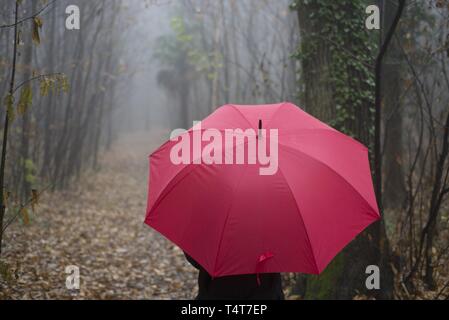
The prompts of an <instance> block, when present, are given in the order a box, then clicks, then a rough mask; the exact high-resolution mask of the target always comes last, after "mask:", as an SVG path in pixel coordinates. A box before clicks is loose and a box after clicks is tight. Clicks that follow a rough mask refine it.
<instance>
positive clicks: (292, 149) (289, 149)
mask: <svg viewBox="0 0 449 320" xmlns="http://www.w3.org/2000/svg"><path fill="white" fill-rule="evenodd" d="M279 147H283V148H285V151H287V152H290V153H292V154H293V155H296V156H297V154H296V153H297V152H298V153H300V154H302V155H304V156H306V157H307V158H309V159H312V160H314V161H317V162H318V163H320V164H321V165H323V166H325V167H326V168H328V169H329V170H330V171H332V172H333V173H335V175H337V176H338V177H339V178H340V179H341V180H342V181H343V183H345V184H346V185H348V186H349V187H350V188H351V189H352V190H353V191H354V192H355V193H356V194H357V195H358V196H359V197H360V198H361V199H362V200H363V202H365V204H366V205H367V206H368V207H369V208H370V209H371V211H372V212H373V213H374V214H372V213H371V212H369V214H370V215H371V216H374V217H375V218H379V217H380V213H379V215H376V212H377V210H375V209H374V208H373V207H372V206H371V204H369V203H368V201H367V200H366V199H365V197H364V196H362V195H361V194H360V192H358V191H357V189H356V188H355V187H354V186H353V185H352V184H351V183H349V181H348V180H346V179H345V178H344V177H343V176H342V175H341V174H340V173H338V172H337V171H336V170H335V169H333V168H332V167H331V166H329V165H328V164H326V163H324V162H323V161H321V160H320V159H318V158H315V157H312V156H310V155H308V154H307V153H304V152H302V151H300V150H298V149H295V148H292V147H290V146H287V145H285V144H282V143H279Z"/></svg>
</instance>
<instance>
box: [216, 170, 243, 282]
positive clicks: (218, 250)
mask: <svg viewBox="0 0 449 320" xmlns="http://www.w3.org/2000/svg"><path fill="white" fill-rule="evenodd" d="M247 169H248V167H246V166H245V170H244V171H243V172H242V174H241V175H240V179H239V181H238V182H237V183H236V185H235V186H234V188H233V190H232V199H231V204H230V205H229V208H228V210H227V212H226V218H225V221H224V224H223V229H222V230H221V235H220V242H219V243H218V249H217V255H216V256H215V262H214V268H213V272H214V275H213V276H215V271H216V267H217V261H218V256H219V254H220V250H221V245H222V243H223V238H224V233H225V229H226V226H227V224H228V219H229V215H230V214H231V209H232V206H233V205H234V193H235V191H236V190H237V188H238V187H240V183H241V182H242V180H243V176H244V175H245V173H246V171H247Z"/></svg>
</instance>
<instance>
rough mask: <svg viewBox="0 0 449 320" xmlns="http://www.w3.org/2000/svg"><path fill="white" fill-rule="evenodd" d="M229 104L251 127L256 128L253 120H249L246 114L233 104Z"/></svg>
mask: <svg viewBox="0 0 449 320" xmlns="http://www.w3.org/2000/svg"><path fill="white" fill-rule="evenodd" d="M228 106H230V107H231V108H232V109H234V110H235V111H236V112H237V113H238V114H239V115H240V116H241V117H242V118H243V119H245V121H246V122H247V123H248V124H249V126H250V128H252V129H254V130H255V129H256V128H255V127H254V126H253V125H252V124H251V122H249V120H248V119H247V118H246V117H245V115H244V114H243V113H242V112H241V111H240V110H239V109H238V108H237V107H236V106H235V105H233V104H228Z"/></svg>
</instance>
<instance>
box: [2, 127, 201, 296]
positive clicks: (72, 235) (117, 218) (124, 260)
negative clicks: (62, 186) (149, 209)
mask: <svg viewBox="0 0 449 320" xmlns="http://www.w3.org/2000/svg"><path fill="white" fill-rule="evenodd" d="M150 137H153V138H150ZM155 137H156V138H155ZM157 137H159V138H157ZM163 140H164V137H163V135H162V134H158V135H157V134H156V135H155V134H150V133H145V134H142V133H141V134H133V135H127V136H124V137H122V138H121V139H119V140H118V141H117V142H116V143H115V144H114V146H113V148H112V150H110V151H108V152H106V153H105V154H104V155H103V156H102V157H101V170H99V171H95V172H94V171H87V172H85V173H84V174H83V176H82V178H81V179H80V182H79V184H77V185H76V186H73V187H71V188H70V190H66V191H63V192H55V193H48V194H45V195H43V196H42V199H41V201H40V204H39V206H38V208H37V212H36V214H35V215H33V217H32V222H31V224H29V225H28V226H24V225H23V224H22V223H20V222H19V223H15V224H14V225H13V226H12V227H11V228H10V229H8V231H7V232H6V235H5V241H4V244H5V246H4V258H6V262H7V263H8V264H10V265H11V266H12V267H16V265H17V264H18V266H17V268H18V275H19V278H18V280H14V281H12V282H10V283H6V282H4V281H1V280H0V299H1V298H13V299H23V298H24V299H47V298H49V299H55V298H58V299H186V298H193V297H194V295H195V284H196V274H197V273H196V272H195V269H193V268H192V267H191V266H190V265H189V264H188V263H187V262H186V260H185V259H184V256H183V254H182V252H181V251H180V250H179V249H178V248H177V247H175V246H174V245H172V244H171V243H170V242H169V241H167V240H166V239H164V238H163V237H162V236H160V235H159V234H157V233H156V232H155V231H153V230H152V229H150V228H149V227H147V226H146V225H144V224H143V220H144V215H145V209H146V197H147V176H148V161H147V156H148V154H149V153H150V152H151V151H152V150H154V149H155V148H156V147H157V145H158V144H159V143H160V142H161V141H163ZM70 265H75V266H78V267H79V268H80V275H81V284H80V290H79V291H70V290H68V289H67V288H66V286H65V283H66V277H67V274H66V273H65V268H66V267H67V266H70Z"/></svg>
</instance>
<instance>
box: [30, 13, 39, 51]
mask: <svg viewBox="0 0 449 320" xmlns="http://www.w3.org/2000/svg"><path fill="white" fill-rule="evenodd" d="M41 28H42V19H41V18H40V17H34V19H33V33H32V35H31V38H32V39H33V42H34V43H35V44H37V45H39V44H40V43H41V36H40V34H39V30H40V29H41Z"/></svg>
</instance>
